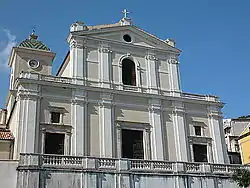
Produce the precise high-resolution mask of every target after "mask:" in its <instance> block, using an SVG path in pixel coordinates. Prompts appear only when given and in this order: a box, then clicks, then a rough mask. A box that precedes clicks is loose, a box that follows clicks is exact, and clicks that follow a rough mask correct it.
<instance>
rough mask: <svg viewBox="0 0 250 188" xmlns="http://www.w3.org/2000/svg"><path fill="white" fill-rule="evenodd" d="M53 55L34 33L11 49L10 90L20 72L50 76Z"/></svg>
mask: <svg viewBox="0 0 250 188" xmlns="http://www.w3.org/2000/svg"><path fill="white" fill-rule="evenodd" d="M54 57H55V53H53V52H51V50H50V49H49V48H48V47H47V46H46V45H45V44H44V43H43V42H41V41H39V40H38V36H37V35H35V33H34V32H33V33H31V34H30V36H29V38H27V39H25V40H24V41H22V42H21V43H20V44H19V45H18V46H17V47H14V48H13V49H12V52H11V55H10V59H9V63H8V65H9V67H10V68H11V76H10V89H13V84H14V80H15V79H16V78H17V77H18V75H19V74H20V73H21V72H35V73H39V74H45V75H51V74H52V61H53V59H54Z"/></svg>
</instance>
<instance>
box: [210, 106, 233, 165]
mask: <svg viewBox="0 0 250 188" xmlns="http://www.w3.org/2000/svg"><path fill="white" fill-rule="evenodd" d="M208 124H209V130H210V134H211V137H212V140H213V141H212V151H213V160H214V161H213V162H214V163H229V159H228V155H227V148H226V142H225V136H224V131H223V123H222V116H221V112H220V111H219V110H218V107H216V106H209V107H208Z"/></svg>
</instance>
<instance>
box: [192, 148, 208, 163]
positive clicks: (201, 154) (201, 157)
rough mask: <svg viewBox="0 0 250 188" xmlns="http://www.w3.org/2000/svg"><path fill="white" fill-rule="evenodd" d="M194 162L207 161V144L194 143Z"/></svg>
mask: <svg viewBox="0 0 250 188" xmlns="http://www.w3.org/2000/svg"><path fill="white" fill-rule="evenodd" d="M193 151H194V162H207V146H206V145H201V144H193Z"/></svg>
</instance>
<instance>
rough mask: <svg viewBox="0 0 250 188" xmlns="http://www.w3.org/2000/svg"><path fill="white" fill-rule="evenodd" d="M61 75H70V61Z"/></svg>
mask: <svg viewBox="0 0 250 188" xmlns="http://www.w3.org/2000/svg"><path fill="white" fill-rule="evenodd" d="M60 76H62V77H70V62H69V63H67V65H66V67H65V69H64V71H63V72H62V74H61V75H60Z"/></svg>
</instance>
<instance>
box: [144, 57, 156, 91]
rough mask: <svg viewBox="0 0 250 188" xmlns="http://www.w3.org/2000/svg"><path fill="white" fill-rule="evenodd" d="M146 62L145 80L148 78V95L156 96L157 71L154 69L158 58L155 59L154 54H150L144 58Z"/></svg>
mask: <svg viewBox="0 0 250 188" xmlns="http://www.w3.org/2000/svg"><path fill="white" fill-rule="evenodd" d="M146 60H147V67H148V76H147V78H148V88H149V93H152V94H158V87H157V77H158V76H157V74H158V71H157V68H156V66H157V65H156V64H157V61H158V58H157V57H156V55H155V54H154V53H152V54H148V55H147V56H146Z"/></svg>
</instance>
